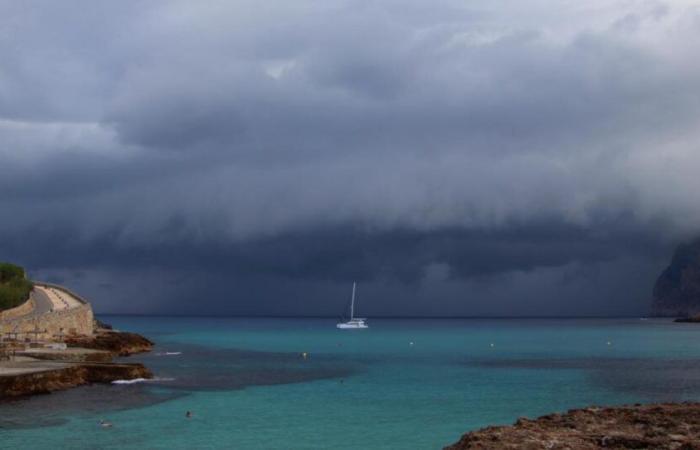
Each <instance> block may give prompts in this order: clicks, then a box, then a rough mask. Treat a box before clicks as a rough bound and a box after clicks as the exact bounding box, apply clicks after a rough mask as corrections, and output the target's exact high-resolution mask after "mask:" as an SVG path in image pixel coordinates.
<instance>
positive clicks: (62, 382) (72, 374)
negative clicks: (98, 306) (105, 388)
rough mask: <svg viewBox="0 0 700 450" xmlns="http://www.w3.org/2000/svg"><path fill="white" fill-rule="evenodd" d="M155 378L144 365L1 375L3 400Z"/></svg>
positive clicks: (88, 366)
mask: <svg viewBox="0 0 700 450" xmlns="http://www.w3.org/2000/svg"><path fill="white" fill-rule="evenodd" d="M136 378H153V374H152V373H151V371H150V370H148V369H147V368H146V367H144V366H143V365H142V364H99V363H93V364H76V365H71V366H69V367H61V368H58V369H56V370H43V371H39V372H31V373H22V374H17V375H11V376H0V400H2V399H6V398H10V397H19V396H24V395H34V394H48V393H50V392H53V391H59V390H62V389H69V388H72V387H76V386H82V385H84V384H90V383H111V382H112V381H115V380H133V379H136Z"/></svg>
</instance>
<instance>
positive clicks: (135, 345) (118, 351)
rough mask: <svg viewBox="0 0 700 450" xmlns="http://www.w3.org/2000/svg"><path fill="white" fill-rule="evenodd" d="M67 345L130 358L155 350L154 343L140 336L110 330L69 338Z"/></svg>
mask: <svg viewBox="0 0 700 450" xmlns="http://www.w3.org/2000/svg"><path fill="white" fill-rule="evenodd" d="M66 344H68V346H69V347H81V348H90V349H94V350H103V351H108V352H110V353H112V354H113V355H114V356H129V355H132V354H134V353H143V352H149V351H151V350H152V349H153V342H151V341H149V340H148V339H146V338H145V337H143V336H141V335H140V334H136V333H128V332H124V331H113V330H108V329H100V330H97V331H96V332H95V334H94V335H93V336H78V337H69V338H67V339H66Z"/></svg>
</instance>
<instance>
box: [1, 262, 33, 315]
mask: <svg viewBox="0 0 700 450" xmlns="http://www.w3.org/2000/svg"><path fill="white" fill-rule="evenodd" d="M32 288H33V285H32V282H31V281H29V280H28V279H27V277H26V275H25V272H24V269H23V268H22V267H20V266H17V265H15V264H10V263H4V262H0V311H1V310H4V309H9V308H14V307H15V306H18V305H21V304H22V303H24V302H25V301H26V300H27V299H28V298H29V293H30V292H31V290H32Z"/></svg>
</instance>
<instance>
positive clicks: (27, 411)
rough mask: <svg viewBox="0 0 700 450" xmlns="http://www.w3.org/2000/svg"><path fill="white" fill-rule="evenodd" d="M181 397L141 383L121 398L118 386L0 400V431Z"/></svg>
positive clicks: (36, 425) (100, 386) (32, 426)
mask: <svg viewBox="0 0 700 450" xmlns="http://www.w3.org/2000/svg"><path fill="white" fill-rule="evenodd" d="M183 395H185V394H184V393H179V392H174V391H171V392H166V391H163V390H158V389H153V388H151V387H149V386H147V385H143V384H137V385H132V386H129V395H124V388H123V387H121V386H112V385H104V384H94V385H90V386H82V387H80V388H76V389H69V390H66V391H59V392H54V393H52V394H45V395H36V396H33V397H23V398H18V399H13V400H8V401H3V402H2V403H0V429H7V428H34V427H45V426H54V425H61V424H64V423H66V422H67V419H66V415H78V414H93V413H105V412H110V411H117V410H123V409H133V408H141V407H144V406H149V405H153V404H156V403H159V402H164V401H167V400H172V399H175V398H178V397H182V396H183Z"/></svg>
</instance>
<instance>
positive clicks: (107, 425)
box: [99, 419, 112, 428]
mask: <svg viewBox="0 0 700 450" xmlns="http://www.w3.org/2000/svg"><path fill="white" fill-rule="evenodd" d="M99 423H100V426H101V427H102V428H112V423H111V422H107V421H106V420H104V419H100V422H99Z"/></svg>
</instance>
